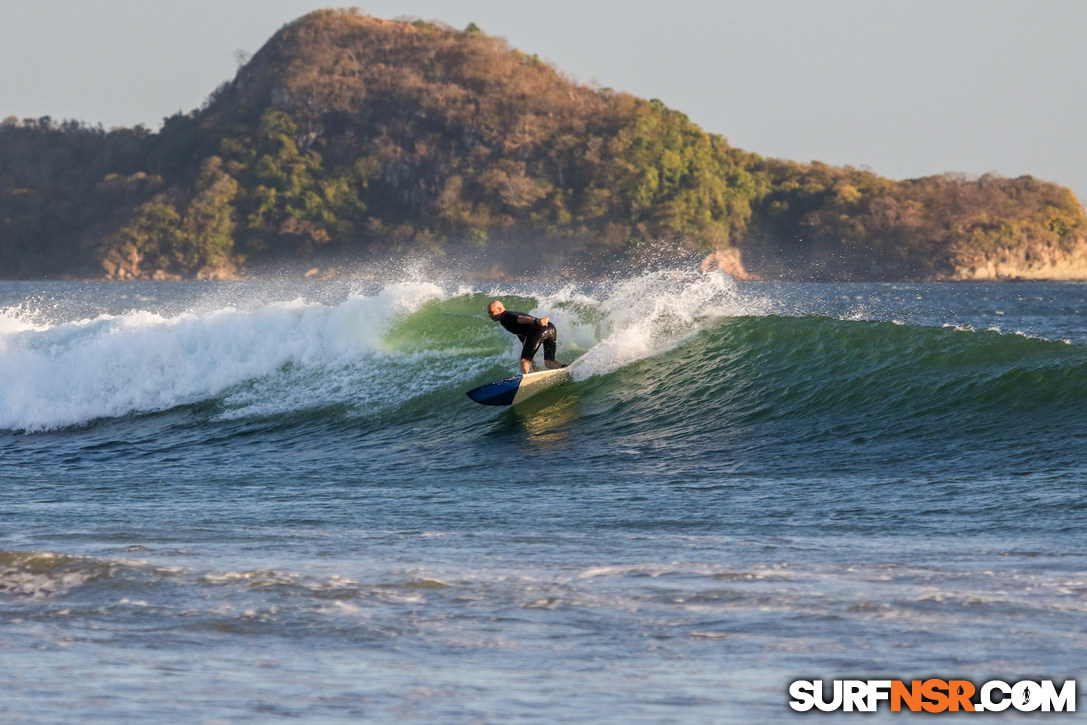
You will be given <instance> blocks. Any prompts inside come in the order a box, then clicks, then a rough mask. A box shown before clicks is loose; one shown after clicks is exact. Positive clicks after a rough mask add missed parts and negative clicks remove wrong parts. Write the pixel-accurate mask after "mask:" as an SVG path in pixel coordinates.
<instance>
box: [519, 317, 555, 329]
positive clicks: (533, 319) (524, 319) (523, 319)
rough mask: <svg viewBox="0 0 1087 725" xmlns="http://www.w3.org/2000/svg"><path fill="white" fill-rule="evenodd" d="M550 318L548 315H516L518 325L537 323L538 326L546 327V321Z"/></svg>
mask: <svg viewBox="0 0 1087 725" xmlns="http://www.w3.org/2000/svg"><path fill="white" fill-rule="evenodd" d="M550 320H551V318H550V317H533V316H532V315H518V316H517V324H518V325H539V326H540V327H547V323H548V322H549V321H550Z"/></svg>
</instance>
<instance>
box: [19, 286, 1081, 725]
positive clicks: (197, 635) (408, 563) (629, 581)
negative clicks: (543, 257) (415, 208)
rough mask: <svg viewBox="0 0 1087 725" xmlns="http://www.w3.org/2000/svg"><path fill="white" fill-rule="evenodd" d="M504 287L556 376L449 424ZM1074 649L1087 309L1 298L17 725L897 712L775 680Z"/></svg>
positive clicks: (1024, 668)
mask: <svg viewBox="0 0 1087 725" xmlns="http://www.w3.org/2000/svg"><path fill="white" fill-rule="evenodd" d="M492 297H500V298H502V299H503V300H504V301H505V303H506V305H507V307H509V308H510V309H514V310H519V311H523V312H526V313H531V314H536V315H549V316H550V317H551V318H552V320H554V321H555V323H556V325H557V326H558V329H559V359H560V360H564V361H566V362H569V363H572V372H573V374H574V378H575V382H574V383H573V384H571V385H568V386H566V387H564V388H561V389H559V390H555V391H550V392H547V393H544V394H542V395H541V396H539V397H537V398H534V399H533V400H531V401H528V402H527V403H525V404H523V405H520V406H517V407H514V408H502V409H500V408H489V407H484V406H480V405H476V404H474V403H472V402H471V401H470V400H469V399H468V398H467V397H465V395H464V393H465V391H466V390H468V389H470V388H472V387H474V386H476V385H479V384H482V383H484V382H487V381H489V380H493V379H496V378H500V377H506V376H508V375H510V374H512V373H513V371H514V370H515V369H516V367H517V357H518V354H517V351H518V350H519V345H518V343H517V341H516V340H515V339H514V338H513V337H512V336H511V335H509V334H507V333H505V332H504V331H503V330H502V329H501V328H500V327H499V326H498V325H496V324H494V323H492V322H491V321H490V320H488V319H487V318H486V317H485V315H484V306H485V304H486V303H487V301H489V300H490V299H491V298H492ZM1085 625H1087V286H1085V285H1074V284H1041V283H1039V284H1033V283H1024V284H1003V285H981V284H943V285H939V284H933V285H925V284H838V285H835V284H788V285H784V284H780V285H779V284H769V283H748V284H742V285H737V284H735V283H734V282H733V281H732V280H731V279H729V278H728V277H726V276H723V275H720V274H696V273H689V272H684V271H658V272H653V273H646V274H643V275H640V276H634V277H632V278H630V279H626V280H621V281H613V282H609V283H599V284H592V285H577V284H561V283H559V284H543V283H540V284H531V283H518V284H468V283H465V282H462V281H458V280H456V279H446V280H442V279H437V278H436V277H435V276H434V275H412V274H406V273H405V274H402V275H399V277H394V278H392V279H389V280H387V281H374V280H372V279H362V278H360V279H358V280H345V281H337V282H317V281H307V282H298V281H294V282H289V281H283V282H260V283H258V282H246V283H240V282H239V283H192V284H189V283H163V284H155V283H132V284H127V283H114V284H90V283H10V282H9V283H0V672H2V678H3V686H2V687H0V713H2V715H0V717H2V720H3V722H4V723H33V724H35V725H36V724H50V725H51V724H58V725H59V724H65V725H67V724H68V723H121V724H125V723H133V724H135V723H151V722H157V723H275V722H305V723H349V722H352V723H353V722H396V723H587V722H593V723H762V722H777V721H782V720H787V721H792V720H803V719H814V720H816V721H820V720H821V721H823V722H830V721H835V722H838V721H842V720H845V721H863V722H896V721H901V720H907V721H911V722H912V721H915V720H916V719H918V718H916V717H913V716H911V715H909V714H906V713H891V712H889V711H887V710H886V709H884V710H882V711H881V712H880V713H878V714H877V715H874V716H873V715H857V714H852V715H848V714H838V715H836V716H835V715H824V716H822V717H820V716H818V715H813V714H808V715H801V714H798V713H793V712H792V711H791V710H790V708H789V706H788V700H789V695H788V686H789V683H790V682H792V681H793V680H796V679H824V680H832V679H844V678H860V679H869V678H880V677H884V678H888V679H904V680H910V679H917V678H921V679H923V678H927V677H942V678H945V679H946V678H951V677H956V678H964V679H969V680H972V681H974V682H977V683H982V682H985V681H987V680H990V679H1002V680H1005V681H1007V682H1015V681H1017V680H1020V679H1038V678H1048V679H1056V680H1065V679H1071V678H1076V677H1079V676H1082V675H1083V670H1084V667H1085V663H1087V626H1085ZM1080 690H1081V691H1082V690H1087V680H1083V679H1082V678H1081V686H1080ZM1083 707H1084V700H1083V698H1082V694H1081V698H1080V708H1079V709H1080V710H1081V711H1082V710H1083ZM1075 717H1077V715H1060V714H1049V715H1046V714H1042V713H1036V714H1035V715H1033V716H1027V715H1023V714H1017V713H1014V712H1012V711H1009V712H1005V713H1003V714H1002V715H999V716H997V715H981V716H974V717H970V718H968V719H969V720H970V721H971V722H985V721H990V720H991V721H996V722H1007V721H1020V720H1022V721H1026V720H1030V721H1039V722H1053V721H1058V722H1064V721H1069V719H1074V718H1075Z"/></svg>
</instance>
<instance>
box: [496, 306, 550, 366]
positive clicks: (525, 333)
mask: <svg viewBox="0 0 1087 725" xmlns="http://www.w3.org/2000/svg"><path fill="white" fill-rule="evenodd" d="M518 317H529V318H531V319H532V322H529V323H527V324H524V323H521V322H518V321H517V318H518ZM498 322H499V324H501V325H502V327H504V328H506V329H507V330H509V331H510V332H512V333H513V334H514V335H517V338H518V339H519V340H520V341H521V342H523V343H524V344H525V345H524V347H522V348H521V359H522V360H531V359H532V358H533V357H535V356H536V351H537V350H539V349H540V344H541V343H542V344H543V349H544V360H554V359H555V349H556V347H557V343H558V335H559V331H558V330H557V329H556V328H555V325H554V323H552V322H548V323H547V327H541V326H540V323H539V322H537V321H536V318H535V317H532V315H526V314H525V313H523V312H512V311H510V310H506V311H505V312H503V313H502V314H501V315H500V316H499V318H498Z"/></svg>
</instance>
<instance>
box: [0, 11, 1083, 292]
mask: <svg viewBox="0 0 1087 725" xmlns="http://www.w3.org/2000/svg"><path fill="white" fill-rule="evenodd" d="M416 253H423V254H427V255H436V256H438V257H439V258H449V259H470V260H475V261H474V262H473V264H475V265H476V272H477V273H478V274H479V275H481V276H487V277H490V278H513V277H518V276H524V275H534V276H540V275H557V274H562V275H574V276H577V275H585V276H595V275H599V274H605V273H608V272H609V271H610V270H614V269H617V268H622V267H623V266H627V265H634V264H638V263H641V262H642V261H644V260H645V259H647V258H650V257H653V256H654V255H655V256H657V257H660V256H661V255H664V256H666V257H679V258H684V259H690V260H694V261H695V263H697V262H701V264H702V266H703V267H704V268H708V267H718V268H721V269H723V270H724V271H726V272H728V273H729V274H732V275H733V276H734V277H736V278H737V279H741V280H743V279H769V280H816V281H852V280H873V281H876V280H915V281H929V280H1008V279H1050V280H1087V216H1085V213H1084V209H1083V206H1082V205H1081V204H1080V202H1079V201H1078V200H1077V199H1076V197H1075V195H1074V194H1073V193H1072V192H1071V191H1070V190H1069V189H1067V188H1064V187H1061V186H1058V185H1056V184H1053V183H1049V182H1045V181H1040V180H1037V179H1034V178H1033V177H1029V176H1023V177H1019V178H1016V179H1006V178H1002V177H998V176H994V175H986V176H982V177H980V178H968V177H966V176H964V175H956V174H944V175H939V176H930V177H925V178H920V179H909V180H902V181H898V180H892V179H887V178H884V177H880V176H877V175H876V174H874V173H871V172H869V171H864V170H858V169H855V168H852V167H832V166H828V165H826V164H822V163H818V162H813V163H810V164H798V163H793V162H788V161H783V160H775V159H768V158H763V157H761V156H759V155H758V154H756V153H753V152H749V151H744V150H741V149H738V148H735V147H732V146H730V145H729V144H728V142H727V141H726V139H725V138H723V137H721V136H717V135H714V134H709V133H706V132H704V131H703V130H701V129H700V128H699V127H698V126H696V125H695V124H693V123H692V122H691V121H690V120H689V119H688V118H687V117H686V116H685V115H684V114H683V113H681V112H679V111H677V110H673V109H670V108H668V107H666V106H665V105H664V104H662V103H661V102H659V101H656V100H645V99H641V98H636V97H634V96H631V95H629V94H626V93H622V92H617V91H613V90H611V89H607V88H592V87H589V86H586V85H583V84H579V83H576V82H574V81H572V80H570V79H569V78H567V77H566V76H564V75H563V74H562V73H561V72H560V71H559V70H557V69H556V68H554V67H552V66H550V65H548V64H547V63H544V62H542V61H541V60H540V59H539V58H537V57H536V56H533V55H527V54H525V53H522V52H520V51H518V50H515V49H512V48H510V47H509V46H508V44H507V43H506V42H505V41H504V40H502V39H501V38H496V37H492V36H488V35H486V34H485V33H483V32H482V31H481V30H480V29H479V28H478V27H476V26H475V24H470V25H469V26H468V27H466V28H464V29H454V28H451V27H447V26H444V25H442V24H440V23H435V22H424V21H416V22H399V21H387V20H380V19H377V18H372V17H368V16H366V15H364V14H361V13H360V12H358V11H350V10H348V11H342V10H322V11H317V12H314V13H310V14H308V15H306V16H304V17H302V18H300V19H298V20H296V21H294V22H292V23H290V24H288V25H286V26H285V27H283V28H282V29H280V30H279V32H277V33H276V34H275V35H274V36H273V37H272V38H271V39H270V40H269V41H268V42H267V43H266V44H265V45H264V47H263V48H261V49H260V51H258V52H257V53H256V54H255V55H253V56H252V58H250V59H249V60H248V62H247V63H245V65H244V66H242V67H241V68H240V69H239V70H238V73H237V75H236V76H235V77H234V78H233V79H232V80H230V81H229V82H227V83H225V84H223V85H222V86H221V87H219V88H218V89H216V90H215V91H214V92H212V93H211V95H210V96H209V97H208V99H207V101H206V102H205V104H204V105H203V107H202V108H200V109H198V110H195V111H193V112H191V113H184V114H177V115H175V116H172V117H170V118H168V119H166V120H165V121H164V124H163V126H162V128H161V130H159V131H157V132H151V131H149V130H148V129H146V128H143V127H136V128H131V129H113V130H109V131H106V130H104V129H102V128H101V127H89V126H87V125H85V124H82V123H80V122H78V121H64V122H55V121H53V120H52V119H50V118H41V119H22V120H20V119H16V118H13V117H9V118H7V119H6V120H4V121H3V122H2V124H0V278H4V279H15V278H26V279H33V278H80V279H103V278H106V279H117V280H125V279H228V278H234V277H237V276H252V275H254V274H258V273H259V271H260V270H262V269H269V268H272V267H278V268H285V267H289V268H292V269H297V270H300V271H304V270H309V269H313V268H317V269H323V268H327V267H329V266H330V265H333V264H335V263H338V262H343V261H344V260H351V261H354V262H361V261H365V260H368V259H378V258H388V257H403V256H408V255H411V254H416Z"/></svg>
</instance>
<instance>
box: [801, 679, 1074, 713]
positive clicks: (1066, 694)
mask: <svg viewBox="0 0 1087 725" xmlns="http://www.w3.org/2000/svg"><path fill="white" fill-rule="evenodd" d="M789 697H790V700H789V707H791V708H792V709H794V710H796V711H798V712H808V711H810V710H813V709H814V710H820V711H822V712H834V711H842V712H875V711H876V710H878V709H879V708H880V706H881V705H883V704H884V703H886V704H887V705H888V706H889V707H890V709H891V712H901V711H902V710H907V711H910V712H934V713H937V712H1002V711H1004V710H1007V709H1008V708H1011V709H1013V710H1018V711H1019V712H1075V711H1076V681H1075V680H1066V681H1065V682H1064V683H1062V684H1061V686H1060V687H1057V685H1056V684H1055V683H1054V682H1053V681H1052V680H1038V681H1034V680H1021V681H1019V682H1016V683H1014V684H1009V683H1007V682H1004V681H1003V680H990V681H988V682H986V683H984V684H982V685H981V686H980V687H978V686H977V685H975V684H974V683H972V682H970V681H968V680H940V679H928V680H912V681H911V682H908V683H907V682H904V681H903V680H833V681H832V682H831V683H826V684H824V682H823V681H822V680H796V681H795V682H793V683H792V684H790V685H789Z"/></svg>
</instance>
